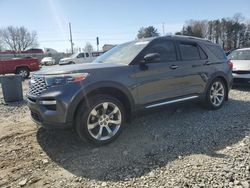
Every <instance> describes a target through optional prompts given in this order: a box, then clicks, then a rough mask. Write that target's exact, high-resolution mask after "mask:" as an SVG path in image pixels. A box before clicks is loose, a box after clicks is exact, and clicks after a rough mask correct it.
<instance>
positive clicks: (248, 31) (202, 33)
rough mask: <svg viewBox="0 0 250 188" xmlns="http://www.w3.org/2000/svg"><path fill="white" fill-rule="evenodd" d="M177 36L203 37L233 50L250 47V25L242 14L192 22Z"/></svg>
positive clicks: (187, 23)
mask: <svg viewBox="0 0 250 188" xmlns="http://www.w3.org/2000/svg"><path fill="white" fill-rule="evenodd" d="M177 34H182V35H188V36H195V37H201V38H206V39H209V40H211V41H212V42H215V43H218V44H220V45H221V46H222V47H223V49H225V50H231V49H234V48H243V47H249V46H250V24H249V23H248V22H247V21H245V18H244V17H243V16H242V15H241V14H239V13H238V14H235V15H234V16H233V17H232V18H222V19H217V20H209V21H206V20H190V21H187V22H186V24H185V25H184V26H183V29H182V31H180V32H177Z"/></svg>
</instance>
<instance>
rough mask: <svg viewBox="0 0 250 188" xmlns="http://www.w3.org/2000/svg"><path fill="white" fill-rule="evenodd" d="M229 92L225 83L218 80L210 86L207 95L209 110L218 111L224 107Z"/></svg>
mask: <svg viewBox="0 0 250 188" xmlns="http://www.w3.org/2000/svg"><path fill="white" fill-rule="evenodd" d="M226 96H227V90H226V87H225V84H224V82H223V81H222V80H221V79H219V78H217V79H215V80H214V81H213V82H212V83H211V84H210V86H209V88H208V90H207V94H206V100H205V104H206V106H207V107H208V108H209V109H212V110H216V109H219V108H221V107H222V105H223V103H224V101H225V98H226Z"/></svg>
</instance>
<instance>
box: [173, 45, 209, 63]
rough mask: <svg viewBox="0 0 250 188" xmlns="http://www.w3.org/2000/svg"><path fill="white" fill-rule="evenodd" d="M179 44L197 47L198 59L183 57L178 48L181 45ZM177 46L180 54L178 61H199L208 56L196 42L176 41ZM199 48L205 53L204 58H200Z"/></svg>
mask: <svg viewBox="0 0 250 188" xmlns="http://www.w3.org/2000/svg"><path fill="white" fill-rule="evenodd" d="M181 44H184V45H192V46H195V47H196V48H197V49H198V53H199V57H200V59H189V60H185V59H183V56H182V53H181V48H180V45H181ZM177 46H178V49H179V54H180V61H200V60H206V59H208V56H207V54H206V52H205V51H204V50H203V49H202V47H201V46H200V45H199V44H198V43H196V42H190V41H178V42H177ZM201 50H202V51H203V53H204V54H205V55H206V58H205V59H202V58H201Z"/></svg>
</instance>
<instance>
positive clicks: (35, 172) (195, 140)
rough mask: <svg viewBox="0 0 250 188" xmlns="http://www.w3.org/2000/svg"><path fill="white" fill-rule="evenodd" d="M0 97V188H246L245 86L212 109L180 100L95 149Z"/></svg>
mask: <svg viewBox="0 0 250 188" xmlns="http://www.w3.org/2000/svg"><path fill="white" fill-rule="evenodd" d="M23 87H24V93H26V92H27V81H25V82H24V83H23ZM0 98H1V101H0V187H62V186H63V187H238V188H249V186H250V121H249V120H250V118H249V114H250V89H249V88H246V87H238V88H235V89H233V90H231V92H230V100H229V101H228V102H226V103H225V105H224V107H223V108H222V109H220V110H218V111H207V110H204V109H202V108H201V107H200V106H199V105H197V104H191V103H187V104H185V105H181V106H178V107H174V106H172V107H168V108H166V109H162V110H160V111H158V112H154V113H150V114H148V115H146V116H141V117H137V118H136V119H135V120H133V121H132V123H129V124H128V125H127V128H126V129H125V130H124V132H123V133H122V134H121V136H120V137H119V138H118V140H116V141H115V142H114V143H112V144H110V145H107V146H104V147H99V148H96V147H93V146H91V145H89V144H87V143H85V142H81V141H79V139H78V137H77V135H76V134H75V132H74V131H70V130H68V131H58V130H57V131H55V130H53V131H52V130H50V131H48V130H45V129H43V128H40V127H36V125H35V124H34V123H33V122H32V121H31V120H30V118H29V111H28V108H27V106H26V103H25V102H22V103H15V104H11V105H10V104H9V105H6V104H4V102H3V97H2V93H1V92H0Z"/></svg>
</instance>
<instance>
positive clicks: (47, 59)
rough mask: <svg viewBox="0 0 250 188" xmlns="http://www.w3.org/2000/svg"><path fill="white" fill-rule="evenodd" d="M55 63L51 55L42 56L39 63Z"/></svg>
mask: <svg viewBox="0 0 250 188" xmlns="http://www.w3.org/2000/svg"><path fill="white" fill-rule="evenodd" d="M55 63H56V61H55V59H53V58H52V57H44V58H42V60H41V61H40V64H41V65H54V64H55Z"/></svg>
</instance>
